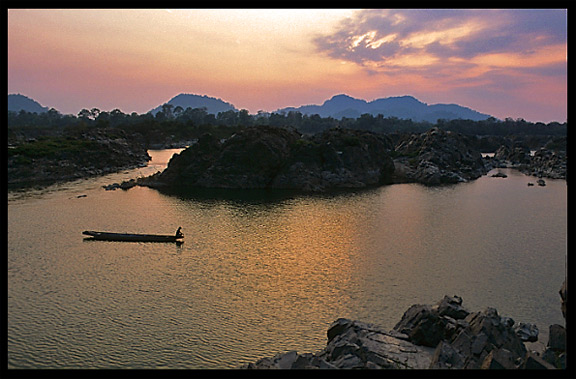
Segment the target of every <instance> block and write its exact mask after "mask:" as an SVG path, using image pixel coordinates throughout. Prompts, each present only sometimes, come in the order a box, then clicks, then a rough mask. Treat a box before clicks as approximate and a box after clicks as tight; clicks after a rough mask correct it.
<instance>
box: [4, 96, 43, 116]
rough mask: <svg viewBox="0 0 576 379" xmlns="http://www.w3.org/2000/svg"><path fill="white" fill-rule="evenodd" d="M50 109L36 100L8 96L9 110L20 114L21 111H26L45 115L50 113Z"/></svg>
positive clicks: (26, 97)
mask: <svg viewBox="0 0 576 379" xmlns="http://www.w3.org/2000/svg"><path fill="white" fill-rule="evenodd" d="M48 109H49V108H48V107H44V106H42V105H41V104H40V103H39V102H37V101H36V100H34V99H32V98H30V97H28V96H25V95H21V94H19V93H17V94H8V110H9V111H13V112H20V111H21V110H25V111H26V112H32V113H44V112H48Z"/></svg>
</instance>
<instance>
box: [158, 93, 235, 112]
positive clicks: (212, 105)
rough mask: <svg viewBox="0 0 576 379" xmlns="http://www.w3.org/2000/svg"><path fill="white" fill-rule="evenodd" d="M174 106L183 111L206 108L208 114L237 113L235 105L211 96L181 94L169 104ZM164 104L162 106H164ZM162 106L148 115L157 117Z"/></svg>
mask: <svg viewBox="0 0 576 379" xmlns="http://www.w3.org/2000/svg"><path fill="white" fill-rule="evenodd" d="M164 104H170V105H173V106H174V108H176V107H178V106H181V107H182V108H183V109H186V108H189V107H190V108H192V109H194V108H206V112H208V113H211V114H218V113H219V112H226V111H230V110H233V111H235V110H236V108H235V107H234V105H232V104H230V103H227V102H225V101H223V100H221V99H217V98H215V97H210V96H206V95H204V96H201V95H194V94H186V93H181V94H180V95H177V96H175V97H173V98H172V99H170V100H169V101H168V102H167V103H164ZM164 104H162V105H164ZM162 105H159V106H157V107H156V108H154V109H152V110H150V111H149V112H148V113H152V114H153V115H156V113H158V112H160V111H161V110H162Z"/></svg>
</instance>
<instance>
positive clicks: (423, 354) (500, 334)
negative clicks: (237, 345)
mask: <svg viewBox="0 0 576 379" xmlns="http://www.w3.org/2000/svg"><path fill="white" fill-rule="evenodd" d="M559 293H560V296H561V299H562V314H563V315H564V317H566V314H565V309H566V295H567V293H566V281H565V282H564V284H563V285H562V288H561V289H560V291H559ZM462 303H463V300H462V298H460V297H458V296H444V298H443V299H441V300H440V301H439V302H438V303H436V304H435V305H421V304H415V305H412V306H411V307H410V308H408V310H406V312H405V313H404V315H403V316H402V319H401V320H400V321H399V322H398V323H397V324H396V325H395V326H394V328H393V329H392V330H389V331H387V330H384V329H382V328H380V327H378V326H376V325H372V324H368V323H365V322H361V321H354V320H349V319H344V318H340V319H338V320H336V321H334V322H333V323H332V325H330V327H329V328H328V332H327V338H328V340H327V345H326V347H325V348H324V349H323V350H321V351H319V352H317V353H303V354H300V353H298V352H296V351H289V352H285V353H280V354H277V355H275V356H274V357H270V358H262V359H260V360H258V361H256V362H254V363H249V364H246V365H244V366H242V368H244V369H556V368H561V369H565V368H566V330H565V328H564V327H563V326H562V325H557V324H555V325H551V326H550V327H549V329H550V334H549V338H548V343H547V345H546V347H545V349H544V350H543V351H536V350H533V349H531V348H530V343H532V342H535V341H537V340H538V328H537V326H536V325H533V324H525V323H516V322H515V321H514V320H513V319H511V318H510V317H503V316H501V315H499V314H498V311H497V310H496V309H494V308H487V309H485V310H484V311H478V312H470V311H468V310H467V309H466V308H464V307H463V306H462Z"/></svg>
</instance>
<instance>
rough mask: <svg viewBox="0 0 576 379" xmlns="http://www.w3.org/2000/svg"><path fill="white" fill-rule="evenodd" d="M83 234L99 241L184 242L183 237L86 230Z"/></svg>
mask: <svg viewBox="0 0 576 379" xmlns="http://www.w3.org/2000/svg"><path fill="white" fill-rule="evenodd" d="M82 234H84V235H87V236H90V237H92V238H88V239H94V240H99V241H124V242H182V238H183V237H176V236H173V235H172V236H171V235H161V234H128V233H109V232H96V231H92V230H85V231H83V232H82Z"/></svg>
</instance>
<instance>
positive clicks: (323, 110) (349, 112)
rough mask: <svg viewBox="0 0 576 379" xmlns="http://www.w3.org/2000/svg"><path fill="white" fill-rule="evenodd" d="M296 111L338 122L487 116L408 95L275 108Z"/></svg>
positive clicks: (338, 99) (343, 97)
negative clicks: (364, 118)
mask: <svg viewBox="0 0 576 379" xmlns="http://www.w3.org/2000/svg"><path fill="white" fill-rule="evenodd" d="M290 111H297V112H300V113H302V114H306V115H312V114H318V115H320V116H321V117H334V118H336V119H341V118H342V117H347V118H358V117H360V115H362V114H364V113H369V114H371V115H374V116H376V115H378V114H382V115H383V116H384V117H398V118H403V119H412V120H413V121H429V122H436V121H437V120H438V119H440V118H442V119H446V120H453V119H466V120H474V121H478V120H485V119H487V118H489V117H491V116H490V115H488V114H483V113H480V112H477V111H475V110H473V109H470V108H467V107H463V106H461V105H457V104H433V105H428V104H426V103H423V102H421V101H420V100H418V99H416V98H414V97H412V96H400V97H387V98H383V99H376V100H373V101H366V100H362V99H355V98H353V97H350V96H348V95H336V96H334V97H332V98H331V99H329V100H326V101H325V102H324V104H322V105H303V106H301V107H288V108H282V109H278V110H277V111H276V112H277V113H283V112H285V113H287V112H290Z"/></svg>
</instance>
